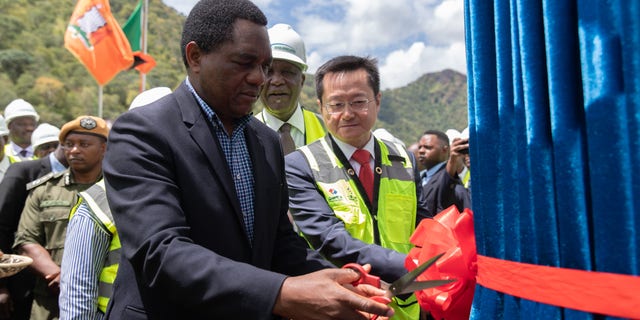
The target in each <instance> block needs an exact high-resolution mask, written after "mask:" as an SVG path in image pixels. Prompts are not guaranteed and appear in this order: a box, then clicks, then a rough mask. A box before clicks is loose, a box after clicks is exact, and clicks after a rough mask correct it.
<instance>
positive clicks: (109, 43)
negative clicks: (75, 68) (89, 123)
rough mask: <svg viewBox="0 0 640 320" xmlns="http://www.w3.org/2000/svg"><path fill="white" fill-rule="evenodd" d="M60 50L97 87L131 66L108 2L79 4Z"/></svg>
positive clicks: (128, 49)
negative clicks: (66, 52)
mask: <svg viewBox="0 0 640 320" xmlns="http://www.w3.org/2000/svg"><path fill="white" fill-rule="evenodd" d="M64 46H65V47H66V48H67V49H68V50H69V51H71V53H72V54H73V55H75V56H76V58H78V60H80V62H82V64H84V66H85V67H86V68H87V70H88V71H89V73H91V75H92V76H93V77H94V78H95V79H96V81H97V82H98V83H99V84H100V85H105V84H106V83H108V82H109V81H111V79H113V78H114V77H115V76H116V75H117V74H118V73H119V72H120V71H122V70H125V69H128V68H129V67H130V66H131V65H132V64H133V53H132V52H131V46H130V45H129V41H128V40H127V38H126V36H125V35H124V33H123V32H122V29H121V28H120V25H119V24H118V22H117V21H116V19H115V18H114V17H113V15H112V14H111V7H110V5H109V1H108V0H79V1H78V4H77V5H76V7H75V9H74V11H73V14H72V15H71V19H70V21H69V25H68V27H67V31H66V32H65V35H64Z"/></svg>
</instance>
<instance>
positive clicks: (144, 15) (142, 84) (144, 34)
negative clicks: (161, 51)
mask: <svg viewBox="0 0 640 320" xmlns="http://www.w3.org/2000/svg"><path fill="white" fill-rule="evenodd" d="M148 14H149V0H144V6H143V8H142V53H144V54H146V53H147V26H148V24H149V21H148V19H147V16H148ZM146 87H147V75H146V74H145V73H142V72H140V92H142V91H144V90H145V89H146Z"/></svg>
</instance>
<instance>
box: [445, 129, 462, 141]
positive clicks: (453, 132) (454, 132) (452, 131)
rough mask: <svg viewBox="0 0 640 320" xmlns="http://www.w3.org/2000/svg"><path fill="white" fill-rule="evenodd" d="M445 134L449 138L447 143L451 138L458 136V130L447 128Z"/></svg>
mask: <svg viewBox="0 0 640 320" xmlns="http://www.w3.org/2000/svg"><path fill="white" fill-rule="evenodd" d="M445 134H446V135H447V137H448V138H449V144H451V143H453V139H456V138H460V131H458V130H456V129H447V131H445Z"/></svg>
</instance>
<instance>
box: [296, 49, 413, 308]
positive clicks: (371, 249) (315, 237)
mask: <svg viewBox="0 0 640 320" xmlns="http://www.w3.org/2000/svg"><path fill="white" fill-rule="evenodd" d="M316 88H318V90H317V95H318V104H319V105H320V110H321V113H322V117H323V119H324V122H325V124H326V126H327V129H328V131H329V133H328V134H327V135H326V136H325V137H324V138H322V139H319V140H316V141H315V142H312V143H311V144H309V145H306V146H303V147H301V148H299V149H298V150H297V151H296V152H292V153H291V154H290V155H288V156H287V157H286V161H285V163H286V172H287V184H288V186H289V208H290V211H291V214H292V215H293V218H294V220H295V223H296V225H297V226H298V228H299V229H300V231H301V232H302V233H303V235H304V237H305V238H306V240H307V241H308V242H309V244H310V245H311V246H312V247H313V248H316V249H317V250H318V251H319V252H320V253H321V254H322V255H323V256H324V257H325V258H327V259H328V260H329V261H331V262H333V263H334V264H336V265H337V266H342V265H344V264H346V263H351V262H355V263H359V264H371V267H372V270H371V273H372V274H376V275H379V276H380V277H381V278H382V279H383V280H384V281H387V282H393V281H395V280H396V279H398V278H400V277H401V276H402V275H404V274H405V273H406V272H407V270H406V269H405V259H406V254H407V253H408V252H409V249H411V247H412V245H411V243H410V242H409V237H410V236H411V234H412V233H413V231H414V229H415V226H416V224H417V222H418V221H417V220H420V219H419V217H423V216H424V214H425V213H426V212H425V210H424V209H425V207H424V206H425V203H424V198H423V197H422V188H421V187H420V185H419V176H418V171H417V169H416V166H415V158H414V156H413V154H412V153H410V152H407V151H406V150H405V149H404V147H403V146H402V145H400V144H399V143H394V142H391V141H386V140H381V139H378V138H376V137H375V136H374V135H373V133H372V132H371V130H372V128H373V126H374V124H375V121H376V119H377V115H378V112H379V110H380V101H381V98H382V95H381V93H380V78H379V72H378V67H377V65H376V60H375V59H369V58H361V57H354V56H342V57H337V58H334V59H332V60H330V61H328V62H327V63H325V64H324V65H323V66H321V67H320V68H319V69H318V71H317V73H316ZM404 298H406V299H405V300H403V299H395V298H394V301H393V302H392V303H391V306H392V307H393V308H394V310H395V312H396V313H395V315H394V317H393V319H418V317H419V312H420V309H419V306H418V304H417V302H416V300H415V297H414V296H408V297H404Z"/></svg>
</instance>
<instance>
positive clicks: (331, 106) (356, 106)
mask: <svg viewBox="0 0 640 320" xmlns="http://www.w3.org/2000/svg"><path fill="white" fill-rule="evenodd" d="M373 101H374V100H372V99H359V100H353V101H351V102H343V101H337V102H328V103H325V104H324V106H325V107H326V108H327V112H328V113H329V114H339V113H343V112H344V110H345V109H346V108H347V104H348V105H349V107H350V108H351V111H353V112H364V111H367V110H369V103H371V102H373Z"/></svg>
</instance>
